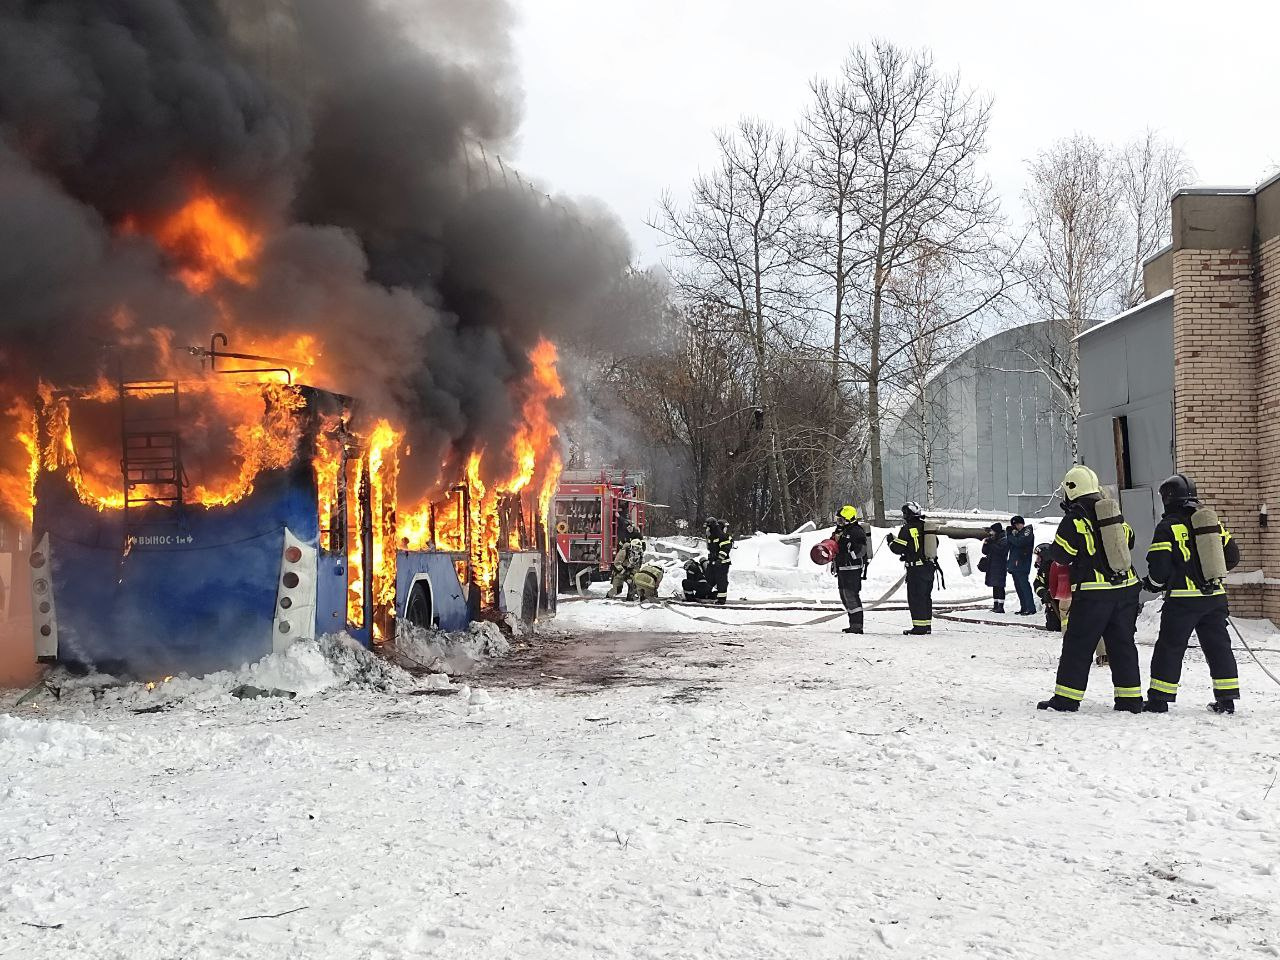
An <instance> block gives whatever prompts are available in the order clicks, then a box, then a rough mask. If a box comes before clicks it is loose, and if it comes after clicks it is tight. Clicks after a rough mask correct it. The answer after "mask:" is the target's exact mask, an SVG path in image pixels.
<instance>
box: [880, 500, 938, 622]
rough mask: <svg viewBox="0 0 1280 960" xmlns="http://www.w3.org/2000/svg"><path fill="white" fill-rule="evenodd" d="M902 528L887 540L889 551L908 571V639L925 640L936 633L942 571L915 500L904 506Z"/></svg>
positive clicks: (922, 513) (886, 538)
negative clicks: (936, 590)
mask: <svg viewBox="0 0 1280 960" xmlns="http://www.w3.org/2000/svg"><path fill="white" fill-rule="evenodd" d="M902 521H903V522H902V529H901V530H899V531H898V535H897V536H896V537H895V536H894V535H893V534H892V533H891V534H889V535H888V536H887V537H885V542H886V543H887V544H889V549H890V550H891V551H892V552H893V553H894V554H896V555H897V556H898V557H900V558H901V559H902V565H903V567H905V568H906V572H905V578H906V581H907V607H908V608H910V610H911V629H910V630H903V631H902V633H903V635H904V636H911V637H923V636H927V635H929V634H930V633H932V632H933V578H934V576H935V574H936V573H937V570H938V559H937V557H936V556H934V555H932V554H934V553H936V549H935V548H934V547H931V546H930V544H932V543H934V541H933V540H932V539H931V538H932V537H933V534H926V533H925V527H924V521H925V516H924V511H923V510H921V509H920V504H918V503H916V502H915V501H914V500H911V501H909V502H907V503H904V504H903V505H902Z"/></svg>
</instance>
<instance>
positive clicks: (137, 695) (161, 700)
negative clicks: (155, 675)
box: [49, 633, 413, 707]
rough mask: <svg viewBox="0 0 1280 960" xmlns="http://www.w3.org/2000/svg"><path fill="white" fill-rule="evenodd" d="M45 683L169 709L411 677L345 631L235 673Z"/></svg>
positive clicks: (58, 678) (400, 683)
mask: <svg viewBox="0 0 1280 960" xmlns="http://www.w3.org/2000/svg"><path fill="white" fill-rule="evenodd" d="M49 683H50V684H51V685H52V686H55V687H58V688H59V694H60V696H61V698H62V700H64V701H71V702H75V703H80V702H83V701H86V700H88V699H90V696H91V695H92V699H93V700H98V699H101V700H103V701H104V702H107V703H113V704H122V705H126V706H133V707H167V706H169V705H171V704H176V703H178V702H180V701H181V702H192V703H200V702H212V701H218V700H223V699H225V698H227V697H229V696H234V695H239V696H246V695H247V696H248V697H250V698H252V697H256V696H274V697H279V696H292V697H314V696H316V695H317V694H320V693H324V692H325V691H327V690H333V689H337V688H340V687H359V688H363V689H367V690H378V691H382V692H393V691H396V690H402V689H406V688H408V687H410V686H412V684H413V678H412V677H410V676H409V675H408V674H407V673H405V671H403V670H401V669H400V668H399V667H397V666H395V665H394V664H391V663H388V662H387V661H386V660H383V659H382V658H381V657H379V656H377V655H376V654H374V653H373V652H371V651H369V650H367V649H365V647H363V646H362V645H361V644H360V643H358V642H357V641H355V640H353V639H351V638H350V637H349V636H347V635H346V634H345V633H340V634H327V635H325V636H323V637H321V638H320V639H318V640H297V641H295V642H294V643H293V644H291V645H290V646H289V647H288V649H286V650H283V651H281V652H280V653H272V654H268V655H267V656H265V657H263V658H262V659H261V660H258V661H257V662H256V663H251V664H249V663H246V664H244V665H242V666H241V667H240V669H238V670H220V671H218V672H216V673H210V674H206V675H205V676H203V677H189V676H186V675H181V676H176V677H170V678H169V679H167V680H164V681H161V682H156V683H149V684H148V683H125V682H122V681H120V680H117V679H115V678H114V677H109V676H106V675H104V674H93V675H91V676H88V677H79V678H73V677H69V676H66V675H64V674H59V673H56V672H55V673H54V674H52V675H51V676H50V680H49Z"/></svg>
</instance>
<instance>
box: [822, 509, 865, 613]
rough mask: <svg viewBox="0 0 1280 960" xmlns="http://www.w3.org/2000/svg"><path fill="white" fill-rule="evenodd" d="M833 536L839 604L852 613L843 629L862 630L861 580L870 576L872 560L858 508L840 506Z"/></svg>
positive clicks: (833, 563)
mask: <svg viewBox="0 0 1280 960" xmlns="http://www.w3.org/2000/svg"><path fill="white" fill-rule="evenodd" d="M831 539H832V540H834V541H835V542H836V555H835V559H834V560H832V561H831V570H832V572H833V573H834V574H835V575H836V586H837V587H838V588H839V590H840V603H841V604H843V606H844V610H845V613H847V614H848V615H849V626H847V627H845V629H844V632H845V633H861V632H862V623H863V616H862V581H863V580H865V579H866V578H867V567H868V565H869V564H870V560H871V558H870V557H869V556H868V548H869V547H870V546H871V541H870V540H868V539H867V531H866V529H865V528H864V527H863V526H862V524H860V523H859V522H858V511H857V509H855V508H854V507H851V506H844V507H841V508H840V513H839V514H838V515H837V518H836V528H835V530H833V531H831Z"/></svg>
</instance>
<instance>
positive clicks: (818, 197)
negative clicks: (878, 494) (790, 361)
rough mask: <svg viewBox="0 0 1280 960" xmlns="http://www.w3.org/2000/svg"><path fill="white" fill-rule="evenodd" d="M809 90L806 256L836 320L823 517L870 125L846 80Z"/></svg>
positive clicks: (803, 131) (841, 396) (839, 428)
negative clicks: (863, 151)
mask: <svg viewBox="0 0 1280 960" xmlns="http://www.w3.org/2000/svg"><path fill="white" fill-rule="evenodd" d="M809 91H810V93H811V95H812V99H811V101H810V105H809V108H808V110H807V112H806V114H805V116H804V119H803V121H802V122H801V125H800V138H801V143H802V144H803V147H804V154H803V170H804V175H805V177H806V179H807V181H808V184H809V191H810V201H811V204H812V206H811V209H810V217H809V219H808V221H807V222H806V224H805V230H806V235H807V236H806V239H807V242H806V243H804V244H802V245H801V249H802V250H803V251H804V259H805V263H806V265H807V266H808V267H809V268H810V269H811V270H812V271H813V273H814V274H815V275H816V276H817V277H818V278H819V281H820V282H819V287H818V289H817V290H816V291H815V293H816V294H817V298H818V300H819V302H820V303H823V304H824V305H825V306H826V309H827V310H828V311H829V314H830V317H831V349H830V354H829V357H830V364H829V369H828V373H827V382H826V389H827V392H828V396H829V398H830V402H831V404H832V408H833V409H832V411H831V413H832V415H831V418H830V421H829V426H828V428H827V431H826V434H825V436H824V437H823V438H822V441H821V442H822V445H823V448H824V451H825V457H824V463H823V468H822V479H821V484H820V487H819V490H818V493H817V497H816V499H817V506H818V509H819V510H820V511H824V512H825V511H827V510H830V509H831V507H832V506H833V499H832V497H833V493H834V486H835V468H836V462H837V457H838V452H839V449H840V447H841V445H842V440H843V439H844V437H845V436H846V435H847V431H848V430H849V429H850V428H851V427H852V426H853V425H852V424H851V423H849V422H848V421H847V416H846V415H847V411H848V409H849V404H848V403H847V402H846V396H845V393H846V391H845V386H846V384H845V380H846V378H847V367H846V364H845V341H846V339H847V337H848V328H849V323H848V321H849V317H848V314H849V312H850V311H851V310H852V309H857V306H858V305H859V301H858V299H857V296H858V290H857V287H856V278H857V274H858V271H859V270H860V269H862V267H863V266H864V263H865V251H864V250H862V249H860V247H859V243H858V240H859V235H860V234H861V233H862V232H863V231H864V230H865V229H866V224H865V223H864V221H863V220H862V217H861V214H862V213H863V212H864V211H865V208H866V204H865V203H859V202H858V201H857V199H856V197H855V193H856V191H857V189H858V187H859V186H860V183H859V177H858V174H859V172H860V164H861V159H862V157H861V155H862V150H863V147H864V145H865V143H866V139H867V134H868V126H867V117H866V114H865V113H864V112H863V111H862V110H860V109H859V108H858V102H857V99H856V98H855V97H854V95H853V91H852V90H851V88H850V86H849V84H848V83H846V82H844V81H843V80H841V81H837V82H835V83H832V82H831V81H828V80H822V79H819V80H814V81H813V82H812V83H810V85H809Z"/></svg>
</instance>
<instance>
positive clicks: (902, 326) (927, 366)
mask: <svg viewBox="0 0 1280 960" xmlns="http://www.w3.org/2000/svg"><path fill="white" fill-rule="evenodd" d="M965 272H966V271H965V270H964V268H963V265H962V264H960V263H957V262H955V261H953V260H951V259H950V258H948V257H947V256H946V255H945V254H944V253H943V252H942V251H940V250H937V249H936V248H932V247H930V246H928V245H926V249H925V250H924V251H923V252H922V253H921V254H920V255H919V256H918V257H916V258H914V261H913V263H912V266H911V267H910V269H906V270H901V271H899V272H898V274H897V275H896V276H895V277H894V279H893V282H892V283H890V284H889V286H888V287H887V288H886V291H885V293H886V297H885V301H886V302H885V306H886V315H887V316H888V317H889V318H890V323H888V324H887V328H888V331H889V334H890V336H891V337H893V338H894V339H896V340H898V341H899V342H900V347H901V352H900V353H898V360H899V362H898V363H897V364H896V365H895V366H896V370H895V371H894V373H893V374H892V375H891V376H890V377H889V378H888V379H889V382H891V383H892V384H893V385H894V386H896V387H898V388H899V389H900V390H901V391H902V393H903V400H904V409H905V410H906V415H905V416H904V417H903V421H902V423H903V427H904V428H905V429H906V432H907V434H908V435H909V436H910V437H912V438H913V439H914V440H915V442H916V445H917V449H918V450H919V454H920V461H921V467H922V469H923V474H924V484H925V499H926V504H927V506H928V507H929V508H930V509H932V508H933V507H935V506H936V505H937V485H936V482H935V476H934V473H935V463H936V456H937V447H938V446H939V445H940V444H943V443H945V442H946V441H947V440H948V439H949V436H948V434H949V429H950V411H949V410H948V409H947V406H946V401H947V394H946V390H945V389H944V388H945V387H946V386H947V382H946V373H945V369H946V365H947V363H948V362H949V361H951V360H953V359H954V358H955V357H956V356H958V355H959V354H960V353H961V352H963V351H964V350H965V349H967V348H968V347H970V346H972V345H973V343H974V342H975V338H976V330H977V326H976V323H975V322H974V318H973V314H972V313H971V309H972V303H971V298H972V296H973V293H972V287H971V285H970V283H967V282H966V280H967V278H966V276H965ZM957 317H960V318H962V319H958V320H957V319H956V318H957ZM895 352H897V351H895Z"/></svg>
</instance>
